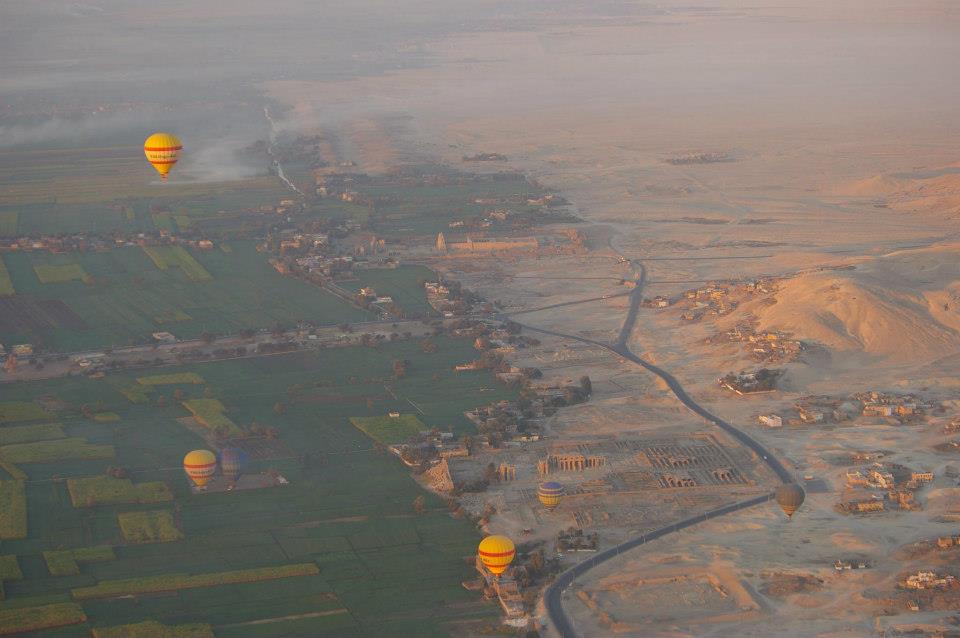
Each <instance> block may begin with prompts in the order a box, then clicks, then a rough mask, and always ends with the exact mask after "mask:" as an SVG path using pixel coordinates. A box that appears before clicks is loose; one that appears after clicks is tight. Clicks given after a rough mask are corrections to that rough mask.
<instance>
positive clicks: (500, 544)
mask: <svg viewBox="0 0 960 638" xmlns="http://www.w3.org/2000/svg"><path fill="white" fill-rule="evenodd" d="M516 553H517V550H516V548H515V547H514V546H513V541H512V540H510V539H509V538H507V537H506V536H487V537H486V538H485V539H483V540H482V541H480V547H478V548H477V554H479V556H480V562H481V563H483V566H484V567H486V568H487V569H489V570H490V573H491V574H493V575H494V576H499V575H500V574H502V573H503V572H504V571H506V569H507V567H509V566H510V563H512V562H513V557H514V556H515V555H516Z"/></svg>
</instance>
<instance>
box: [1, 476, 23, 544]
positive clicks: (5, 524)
mask: <svg viewBox="0 0 960 638" xmlns="http://www.w3.org/2000/svg"><path fill="white" fill-rule="evenodd" d="M26 536H27V499H26V490H25V489H24V484H23V481H0V541H5V540H11V539H16V538H26Z"/></svg>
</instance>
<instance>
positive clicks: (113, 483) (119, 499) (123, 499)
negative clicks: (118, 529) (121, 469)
mask: <svg viewBox="0 0 960 638" xmlns="http://www.w3.org/2000/svg"><path fill="white" fill-rule="evenodd" d="M67 489H68V490H69V491H70V501H71V502H72V503H73V506H74V507H95V506H97V505H117V504H121V503H162V502H164V501H171V500H173V494H172V493H171V492H170V488H168V487H167V485H166V483H160V482H147V483H134V482H133V481H131V480H130V479H120V478H113V477H112V476H92V477H88V478H72V479H68V480H67Z"/></svg>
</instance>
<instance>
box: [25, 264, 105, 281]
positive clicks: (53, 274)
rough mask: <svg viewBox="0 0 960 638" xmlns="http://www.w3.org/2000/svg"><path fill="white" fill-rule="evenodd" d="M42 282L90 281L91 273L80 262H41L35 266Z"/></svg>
mask: <svg viewBox="0 0 960 638" xmlns="http://www.w3.org/2000/svg"><path fill="white" fill-rule="evenodd" d="M33 271H34V272H35V273H37V279H39V280H40V283H42V284H62V283H65V282H69V281H81V282H84V283H90V281H91V279H90V275H88V274H87V272H86V271H85V270H84V269H83V268H82V267H81V266H80V265H79V264H39V265H36V266H34V267H33Z"/></svg>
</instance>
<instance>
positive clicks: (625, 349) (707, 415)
mask: <svg viewBox="0 0 960 638" xmlns="http://www.w3.org/2000/svg"><path fill="white" fill-rule="evenodd" d="M631 263H632V264H633V265H634V266H636V267H637V269H638V273H637V278H636V287H634V289H633V291H632V292H631V293H630V309H629V310H628V312H627V317H626V319H625V320H624V322H623V327H622V328H621V329H620V334H619V335H618V336H617V341H616V342H615V343H613V344H609V343H604V342H602V341H597V340H595V339H588V338H586V337H580V336H578V335H571V334H564V333H562V332H557V331H555V330H547V329H544V328H537V327H536V326H529V325H526V324H523V323H520V322H516V323H520V325H521V326H522V327H523V328H524V330H529V331H531V332H538V333H541V334H547V335H552V336H555V337H562V338H565V339H573V340H575V341H580V342H582V343H588V344H591V345H595V346H600V347H602V348H606V349H607V350H609V351H611V352H613V353H615V354H618V355H620V356H621V357H623V358H624V359H627V360H628V361H632V362H634V363H636V364H637V365H640V366H642V367H643V368H645V369H646V370H648V371H649V372H652V373H653V374H655V375H657V376H658V377H660V378H661V379H663V381H664V382H665V383H666V384H667V386H668V387H669V388H670V390H671V391H672V392H673V394H674V396H676V397H677V399H678V400H679V401H680V402H681V403H682V404H683V405H685V406H687V407H688V408H689V409H690V410H691V411H693V412H694V413H696V414H698V415H699V416H701V417H703V418H704V419H706V420H707V421H709V422H711V423H713V424H714V425H716V426H717V427H719V428H721V429H723V430H724V431H725V432H727V433H728V434H729V435H730V436H732V437H733V438H734V439H736V440H737V441H738V442H740V443H741V444H743V445H745V446H746V447H748V448H750V450H752V451H753V452H754V453H755V454H756V455H757V456H758V457H760V458H761V459H762V460H763V462H764V463H765V464H766V465H767V467H769V468H770V470H771V471H773V473H774V474H776V475H777V477H778V478H779V479H780V481H781V482H783V483H793V482H794V479H793V476H792V475H791V474H790V472H789V471H787V469H786V468H785V467H784V466H783V464H782V463H780V461H779V459H777V458H776V457H775V456H773V455H772V454H771V453H770V452H768V451H767V449H766V448H764V447H763V446H762V445H761V444H760V443H759V442H757V441H756V440H754V439H753V438H751V437H750V436H749V435H748V434H747V433H745V432H743V431H741V430H738V429H737V428H735V427H734V426H733V425H731V424H730V423H728V422H727V421H724V420H723V419H721V418H720V417H718V416H716V415H714V414H712V413H711V412H709V411H708V410H707V409H706V408H704V407H703V406H701V405H700V404H699V403H697V402H696V401H694V399H693V397H691V396H690V395H689V394H688V393H687V391H686V390H685V389H684V388H683V386H682V385H681V384H680V382H679V381H677V379H676V377H674V376H673V375H672V374H670V373H669V372H667V371H666V370H664V369H663V368H660V367H658V366H655V365H653V364H652V363H649V362H647V361H645V360H643V359H642V358H640V357H639V356H637V355H636V354H634V353H633V352H632V351H631V350H630V348H629V346H628V345H627V342H628V341H629V339H630V335H631V334H632V333H633V328H634V324H635V323H636V321H637V314H638V312H639V310H640V302H641V301H642V300H643V288H644V285H645V284H646V282H647V271H646V268H644V267H643V265H642V264H639V263H637V262H631ZM503 318H506V317H503ZM772 498H773V494H772V493H770V494H764V495H763V496H758V497H755V498H752V499H748V500H746V501H740V502H738V503H733V504H730V505H725V506H723V507H720V508H717V509H715V510H711V511H709V512H705V513H704V514H698V515H697V516H692V517H690V518H687V519H684V520H682V521H680V522H678V523H672V524H670V525H667V526H666V527H661V528H660V529H656V530H654V531H652V532H648V533H646V534H644V535H643V536H640V537H639V538H633V539H631V540H628V541H626V542H624V543H621V544H620V545H616V546H614V547H611V548H609V549H607V550H604V551H602V552H599V553H597V554H595V555H594V556H591V557H590V558H588V559H587V560H585V561H582V562H580V563H578V564H576V565H574V566H573V567H571V568H569V569H567V570H566V571H564V572H561V573H560V574H559V575H558V576H557V578H556V579H555V580H554V581H553V583H551V584H550V586H549V587H547V589H546V590H545V591H544V594H543V598H544V603H545V606H546V609H547V614H548V615H549V617H550V621H551V623H552V624H553V626H554V627H555V628H556V630H557V632H558V633H559V634H560V635H561V636H563V638H569V637H573V636H576V635H577V634H576V631H575V629H574V627H573V623H572V621H571V620H570V618H569V616H567V614H566V613H565V612H564V610H563V592H564V590H566V589H567V588H568V587H569V586H570V585H571V584H572V583H573V581H574V579H575V578H576V577H577V576H580V575H581V574H584V573H586V572H587V571H589V570H591V569H593V568H594V567H596V566H598V565H600V564H602V563H604V562H606V561H608V560H611V559H613V558H616V557H618V556H619V555H620V554H621V553H622V552H626V551H629V550H631V549H633V548H635V547H639V546H640V545H643V544H645V543H648V542H650V541H652V540H656V539H658V538H661V537H663V536H666V535H667V534H672V533H674V532H677V531H680V530H681V529H684V528H687V527H691V526H693V525H696V524H698V523H702V522H704V521H707V520H709V519H711V518H716V517H718V516H724V515H726V514H730V513H732V512H736V511H739V510H742V509H746V508H748V507H753V506H754V505H760V504H761V503H765V502H767V501H769V500H771V499H772Z"/></svg>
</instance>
